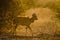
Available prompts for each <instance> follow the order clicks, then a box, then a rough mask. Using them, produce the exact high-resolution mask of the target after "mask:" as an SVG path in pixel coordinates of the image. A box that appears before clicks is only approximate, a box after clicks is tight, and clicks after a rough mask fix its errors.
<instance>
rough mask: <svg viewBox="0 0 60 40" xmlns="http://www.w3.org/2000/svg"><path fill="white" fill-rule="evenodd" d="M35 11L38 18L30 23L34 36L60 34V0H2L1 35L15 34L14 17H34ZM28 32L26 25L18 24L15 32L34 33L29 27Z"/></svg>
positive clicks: (0, 2) (0, 10)
mask: <svg viewBox="0 0 60 40" xmlns="http://www.w3.org/2000/svg"><path fill="white" fill-rule="evenodd" d="M33 13H35V14H36V16H37V18H38V20H35V21H34V22H33V23H31V24H30V27H31V29H32V32H33V35H34V36H38V35H40V34H53V35H55V34H58V35H60V0H0V35H2V34H8V35H10V34H13V32H14V27H15V23H13V22H14V21H13V20H14V18H16V17H29V18H32V14H33ZM17 20H18V19H17ZM17 20H16V21H17ZM18 22H19V21H18ZM27 32H28V33H26V28H25V26H22V25H18V26H17V28H16V31H15V33H14V34H15V35H18V36H25V34H27V35H28V36H31V35H32V33H31V32H30V30H29V29H28V30H27Z"/></svg>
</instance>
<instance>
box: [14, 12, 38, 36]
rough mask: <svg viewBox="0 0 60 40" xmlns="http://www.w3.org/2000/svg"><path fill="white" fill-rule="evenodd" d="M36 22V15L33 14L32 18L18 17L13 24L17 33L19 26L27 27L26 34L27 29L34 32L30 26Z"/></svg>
mask: <svg viewBox="0 0 60 40" xmlns="http://www.w3.org/2000/svg"><path fill="white" fill-rule="evenodd" d="M34 20H38V18H37V16H36V14H35V13H34V14H32V17H31V18H29V17H16V18H14V20H13V23H14V24H15V27H14V31H16V28H17V26H18V25H22V26H26V32H27V28H28V29H29V30H30V31H31V32H32V29H31V27H30V24H31V23H33V22H34ZM32 36H33V33H32Z"/></svg>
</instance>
